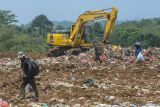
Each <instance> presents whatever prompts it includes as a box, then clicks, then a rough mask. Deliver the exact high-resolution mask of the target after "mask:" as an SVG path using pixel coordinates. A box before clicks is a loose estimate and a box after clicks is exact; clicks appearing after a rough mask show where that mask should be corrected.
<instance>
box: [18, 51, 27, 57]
mask: <svg viewBox="0 0 160 107" xmlns="http://www.w3.org/2000/svg"><path fill="white" fill-rule="evenodd" d="M23 56H25V54H24V53H23V52H18V55H17V57H18V58H22V57H23Z"/></svg>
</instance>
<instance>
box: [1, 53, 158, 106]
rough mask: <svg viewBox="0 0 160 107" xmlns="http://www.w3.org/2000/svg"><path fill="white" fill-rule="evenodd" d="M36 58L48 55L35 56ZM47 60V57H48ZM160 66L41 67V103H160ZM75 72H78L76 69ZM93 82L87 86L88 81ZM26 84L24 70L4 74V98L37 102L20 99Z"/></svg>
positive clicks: (14, 100)
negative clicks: (22, 75) (21, 91)
mask: <svg viewBox="0 0 160 107" xmlns="http://www.w3.org/2000/svg"><path fill="white" fill-rule="evenodd" d="M30 55H31V56H33V57H34V58H35V59H40V58H45V56H44V55H38V54H37V55H33V54H30ZM0 56H1V59H2V58H14V57H16V54H13V53H12V54H10V53H9V54H8V53H5V54H4V53H3V54H2V53H1V54H0ZM46 58H47V57H46ZM159 65H160V64H159V63H158V62H154V63H151V64H147V63H146V64H137V63H132V64H124V63H120V64H119V65H116V64H104V65H103V66H105V68H104V69H102V70H101V69H95V70H93V69H90V68H89V67H83V68H81V69H76V68H77V65H76V64H71V65H68V64H66V65H65V64H59V63H57V64H46V65H45V64H40V70H41V72H40V74H39V75H38V76H37V77H36V82H37V86H38V90H39V94H40V99H39V103H47V104H48V105H55V104H57V103H62V104H67V105H71V106H72V105H74V104H81V105H83V106H86V107H87V106H90V105H95V104H97V103H102V104H111V105H113V104H116V105H121V104H122V103H124V102H129V103H130V104H134V105H137V106H141V105H145V104H147V103H149V102H151V103H154V104H160V66H159ZM73 69H74V70H73ZM89 79H90V80H92V81H93V83H91V84H90V83H88V84H85V82H84V81H86V80H89ZM21 82H22V77H21V75H20V68H16V69H13V70H12V72H0V97H1V98H3V99H4V100H7V101H8V102H9V103H12V104H13V105H18V106H19V107H27V106H28V104H29V103H31V102H34V101H33V99H32V98H30V97H32V96H33V95H32V94H28V97H27V99H25V100H21V99H19V98H18V97H17V96H18V94H19V87H20V84H21Z"/></svg>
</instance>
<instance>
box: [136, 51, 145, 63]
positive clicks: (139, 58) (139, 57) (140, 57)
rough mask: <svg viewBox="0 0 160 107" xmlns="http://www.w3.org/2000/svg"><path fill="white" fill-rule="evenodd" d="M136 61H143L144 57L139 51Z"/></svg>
mask: <svg viewBox="0 0 160 107" xmlns="http://www.w3.org/2000/svg"><path fill="white" fill-rule="evenodd" d="M137 61H138V62H139V61H144V57H143V54H142V53H141V52H140V53H139V54H138V56H137Z"/></svg>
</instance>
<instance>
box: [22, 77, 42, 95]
mask: <svg viewBox="0 0 160 107" xmlns="http://www.w3.org/2000/svg"><path fill="white" fill-rule="evenodd" d="M27 84H30V85H31V86H32V88H33V90H34V92H35V95H36V97H39V94H38V91H37V86H36V83H35V78H34V77H30V78H28V77H23V83H22V84H21V87H20V93H21V94H22V95H23V97H25V87H26V85H27Z"/></svg>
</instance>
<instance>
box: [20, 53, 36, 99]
mask: <svg viewBox="0 0 160 107" xmlns="http://www.w3.org/2000/svg"><path fill="white" fill-rule="evenodd" d="M18 58H19V59H20V61H21V69H22V76H23V82H22V84H21V86H20V95H21V96H22V99H24V98H25V87H26V86H27V84H30V85H31V86H32V88H33V90H34V92H35V96H36V97H35V100H38V98H39V94H38V91H37V86H36V83H35V77H34V76H35V75H31V72H35V69H33V65H32V64H31V63H29V60H30V59H29V58H27V57H26V56H25V54H24V53H23V52H18ZM34 67H35V66H34ZM38 70H39V68H38Z"/></svg>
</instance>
